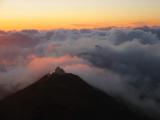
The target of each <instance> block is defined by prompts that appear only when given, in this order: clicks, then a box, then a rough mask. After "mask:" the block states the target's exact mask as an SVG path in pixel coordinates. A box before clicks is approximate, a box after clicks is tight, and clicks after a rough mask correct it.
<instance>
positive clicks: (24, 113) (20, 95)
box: [0, 69, 146, 120]
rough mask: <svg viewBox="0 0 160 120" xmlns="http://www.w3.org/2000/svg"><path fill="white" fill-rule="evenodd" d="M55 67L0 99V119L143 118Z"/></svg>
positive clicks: (125, 119)
mask: <svg viewBox="0 0 160 120" xmlns="http://www.w3.org/2000/svg"><path fill="white" fill-rule="evenodd" d="M57 71H60V72H59V73H60V74H59V73H53V74H48V75H45V76H44V77H42V78H41V79H40V80H39V81H38V82H36V83H34V84H32V85H31V86H29V87H27V88H25V89H23V90H21V91H19V92H17V93H15V94H12V95H10V96H8V97H6V98H5V99H3V100H2V101H1V102H0V120H12V119H13V120H86V119H88V120H117V119H122V120H143V118H142V117H140V116H139V115H136V114H135V113H132V112H130V111H129V110H128V108H127V107H126V106H125V105H123V104H121V103H119V102H117V101H116V100H115V99H114V98H112V97H110V96H109V95H107V94H105V93H103V92H101V91H99V90H97V89H95V88H93V87H91V86H89V85H88V84H87V83H85V82H84V81H83V80H82V79H81V78H80V77H78V76H76V75H73V74H70V73H65V72H63V71H61V70H59V69H57ZM62 73H63V74H62ZM144 120H146V119H144Z"/></svg>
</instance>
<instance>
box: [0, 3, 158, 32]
mask: <svg viewBox="0 0 160 120" xmlns="http://www.w3.org/2000/svg"><path fill="white" fill-rule="evenodd" d="M159 11H160V0H0V16H1V17H0V29H2V30H19V29H56V28H67V29H70V28H71V29H72V28H97V27H108V26H143V25H148V26H159V25H160V13H159Z"/></svg>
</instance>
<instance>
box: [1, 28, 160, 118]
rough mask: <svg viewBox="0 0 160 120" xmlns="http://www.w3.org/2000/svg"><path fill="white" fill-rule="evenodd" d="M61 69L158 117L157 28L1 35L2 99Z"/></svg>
mask: <svg viewBox="0 0 160 120" xmlns="http://www.w3.org/2000/svg"><path fill="white" fill-rule="evenodd" d="M57 66H61V67H62V68H64V69H65V70H66V71H67V72H71V73H74V74H77V75H79V76H81V77H82V78H83V79H84V80H85V81H86V82H87V83H89V84H91V85H92V86H95V87H97V88H99V89H101V90H103V91H105V92H107V93H109V94H110V95H113V96H115V97H120V98H123V99H124V100H126V101H128V102H130V103H133V104H135V105H136V106H138V107H140V108H141V109H142V110H145V112H146V113H151V114H153V116H157V117H160V94H159V93H160V28H159V27H140V28H106V29H92V30H90V29H81V30H62V29H61V30H49V31H37V30H22V31H8V32H5V31H0V98H2V97H4V96H5V95H7V94H8V93H11V92H14V91H17V90H19V89H22V88H23V87H25V86H27V85H29V84H31V83H33V82H35V81H36V80H38V79H39V78H41V77H42V76H43V75H45V74H46V73H48V72H50V71H53V70H54V69H55V67H57Z"/></svg>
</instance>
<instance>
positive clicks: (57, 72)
mask: <svg viewBox="0 0 160 120" xmlns="http://www.w3.org/2000/svg"><path fill="white" fill-rule="evenodd" d="M65 73H66V72H65V71H64V70H63V69H62V68H61V67H57V68H56V69H55V74H57V75H64V74H65Z"/></svg>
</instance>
